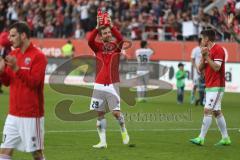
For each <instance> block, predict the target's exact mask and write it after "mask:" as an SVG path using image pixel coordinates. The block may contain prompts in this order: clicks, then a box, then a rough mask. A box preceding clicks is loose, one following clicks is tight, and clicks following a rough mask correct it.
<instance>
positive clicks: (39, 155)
mask: <svg viewBox="0 0 240 160" xmlns="http://www.w3.org/2000/svg"><path fill="white" fill-rule="evenodd" d="M32 156H33V159H34V160H44V159H45V158H44V156H43V151H42V150H38V151H35V152H32Z"/></svg>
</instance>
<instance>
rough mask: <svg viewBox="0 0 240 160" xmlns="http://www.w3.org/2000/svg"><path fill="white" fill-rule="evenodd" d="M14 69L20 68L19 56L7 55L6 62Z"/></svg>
mask: <svg viewBox="0 0 240 160" xmlns="http://www.w3.org/2000/svg"><path fill="white" fill-rule="evenodd" d="M5 63H6V64H7V65H8V66H9V67H10V68H11V69H12V70H13V71H15V72H16V71H17V70H18V69H19V67H18V65H17V58H16V57H15V56H11V55H9V56H6V62H5Z"/></svg>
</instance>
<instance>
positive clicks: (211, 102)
mask: <svg viewBox="0 0 240 160" xmlns="http://www.w3.org/2000/svg"><path fill="white" fill-rule="evenodd" d="M217 99H218V94H217V92H207V93H206V104H205V107H204V117H203V121H202V127H201V132H200V135H199V136H198V137H197V138H194V139H191V140H190V141H191V142H192V143H194V144H197V145H203V144H204V139H205V136H206V134H207V131H208V129H209V127H210V126H211V124H212V114H213V110H214V107H215V105H216V100H217Z"/></svg>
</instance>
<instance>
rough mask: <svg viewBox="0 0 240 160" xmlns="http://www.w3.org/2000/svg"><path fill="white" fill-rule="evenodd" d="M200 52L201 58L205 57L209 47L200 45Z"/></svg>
mask: <svg viewBox="0 0 240 160" xmlns="http://www.w3.org/2000/svg"><path fill="white" fill-rule="evenodd" d="M201 54H202V57H203V58H205V59H206V58H207V57H208V54H209V49H208V48H207V47H201Z"/></svg>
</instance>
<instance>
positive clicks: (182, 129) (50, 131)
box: [0, 128, 239, 134]
mask: <svg viewBox="0 0 240 160" xmlns="http://www.w3.org/2000/svg"><path fill="white" fill-rule="evenodd" d="M209 130H210V131H218V128H211V129H209ZM228 130H229V131H238V130H239V128H228ZM128 131H129V132H168V131H173V132H175V131H200V129H199V128H174V129H130V130H128ZM86 132H96V130H95V129H83V130H48V131H45V133H47V134H49V133H86ZM107 132H119V129H107ZM0 134H2V132H0Z"/></svg>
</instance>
